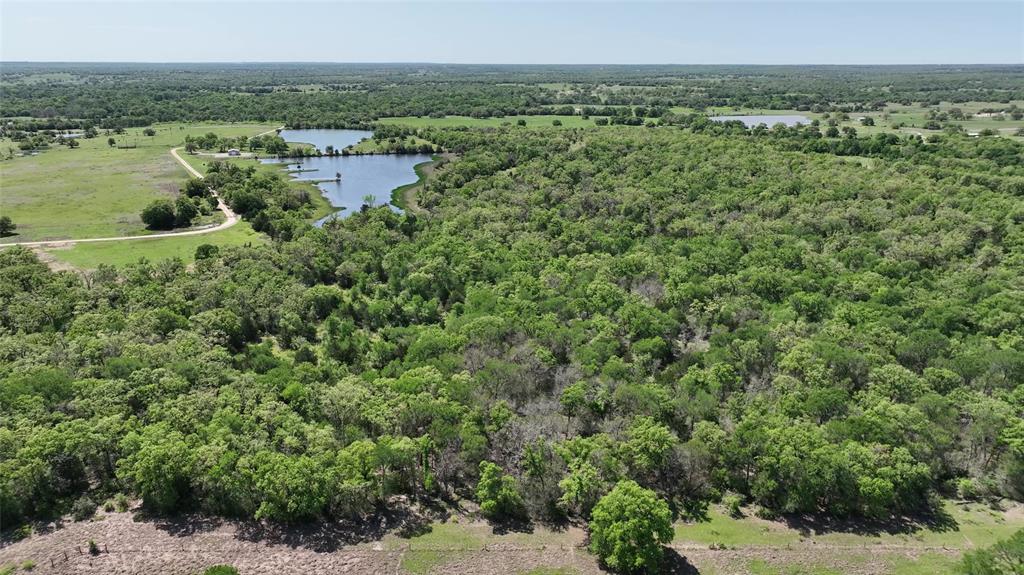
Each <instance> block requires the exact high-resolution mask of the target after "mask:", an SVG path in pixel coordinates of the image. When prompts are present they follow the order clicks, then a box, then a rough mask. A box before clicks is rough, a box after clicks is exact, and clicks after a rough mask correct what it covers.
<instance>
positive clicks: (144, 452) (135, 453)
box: [117, 422, 192, 511]
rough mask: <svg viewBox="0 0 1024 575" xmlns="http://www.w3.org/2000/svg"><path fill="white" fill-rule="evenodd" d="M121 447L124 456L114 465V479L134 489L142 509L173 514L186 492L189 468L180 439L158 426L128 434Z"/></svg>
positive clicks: (189, 454) (188, 456)
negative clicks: (115, 470)
mask: <svg viewBox="0 0 1024 575" xmlns="http://www.w3.org/2000/svg"><path fill="white" fill-rule="evenodd" d="M121 446H122V449H123V450H124V452H125V453H126V454H127V455H126V456H125V457H123V458H122V459H121V460H120V461H118V466H117V475H118V477H120V478H122V479H124V480H127V481H129V482H130V483H131V484H132V485H134V486H135V488H136V490H138V492H139V493H140V494H141V495H142V501H143V504H145V505H146V506H148V507H152V508H154V509H156V510H157V511H173V510H175V509H176V508H177V506H178V504H179V502H180V501H181V500H182V498H184V497H185V495H186V494H187V492H188V486H189V472H190V468H191V465H192V449H191V448H190V447H189V445H188V444H187V443H186V441H185V438H184V436H182V435H181V433H179V432H177V431H174V430H172V429H171V426H170V425H168V424H167V423H164V422H161V423H157V424H154V425H150V426H147V427H146V428H144V429H143V430H142V432H141V433H138V432H132V433H129V434H128V435H127V436H125V438H124V440H123V441H122V442H121Z"/></svg>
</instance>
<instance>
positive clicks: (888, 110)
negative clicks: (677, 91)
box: [672, 101, 1024, 141]
mask: <svg viewBox="0 0 1024 575" xmlns="http://www.w3.org/2000/svg"><path fill="white" fill-rule="evenodd" d="M1013 103H1015V104H1017V107H1018V108H1020V107H1024V101H1015V102H1013ZM1007 106H1009V104H1001V103H998V102H965V103H963V104H952V103H950V102H942V103H941V104H939V106H938V109H939V110H941V111H948V110H950V109H951V108H960V110H962V111H963V112H964V113H965V114H977V113H979V112H980V111H981V110H982V109H985V108H1005V107H1007ZM672 111H673V112H677V113H685V112H692V110H688V109H685V108H673V109H672ZM707 113H708V114H721V115H754V116H762V115H763V116H770V115H790V114H794V115H802V116H806V117H807V118H808V119H809V120H820V121H821V122H822V125H823V127H822V130H823V131H824V124H825V118H824V114H815V113H814V112H802V111H799V110H769V109H764V108H733V107H729V106H717V107H711V108H708V110H707ZM927 114H928V108H922V107H921V106H919V105H911V106H904V105H902V104H889V105H888V106H886V107H885V109H884V110H881V111H878V112H851V113H850V114H849V116H850V119H849V120H846V121H843V122H840V123H839V127H840V128H842V127H847V126H848V127H851V128H855V129H856V130H857V133H858V134H860V135H865V136H867V135H872V134H881V133H900V134H917V135H922V136H928V135H931V134H941V133H942V131H941V130H926V129H924V125H925V123H926V122H927V121H928V120H927V118H926V116H927ZM862 117H863V118H871V119H872V120H873V121H874V123H875V125H874V126H863V125H861V123H860V118H862ZM942 123H945V122H942ZM950 123H953V124H958V125H960V126H963V128H964V130H966V131H967V132H969V133H970V132H980V131H981V130H985V129H991V130H996V131H997V132H998V133H999V135H1000V136H1003V137H1009V138H1013V139H1016V140H1018V141H1024V138H1022V137H1019V136H1014V133H1015V132H1016V130H1017V129H1018V128H1022V127H1024V120H1012V119H1010V118H1008V117H1007V118H1005V119H995V118H985V117H972V118H970V119H967V120H957V121H951V122H950ZM900 124H903V126H902V127H900V128H898V129H897V128H896V127H895V126H897V125H900Z"/></svg>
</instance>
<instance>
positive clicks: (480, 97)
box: [0, 63, 1024, 129]
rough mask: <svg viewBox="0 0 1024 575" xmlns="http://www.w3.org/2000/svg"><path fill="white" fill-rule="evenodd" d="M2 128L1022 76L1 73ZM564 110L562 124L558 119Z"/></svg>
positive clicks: (12, 69)
mask: <svg viewBox="0 0 1024 575" xmlns="http://www.w3.org/2000/svg"><path fill="white" fill-rule="evenodd" d="M0 80H2V82H0V117H16V118H20V117H31V118H37V119H43V120H44V121H42V122H40V123H37V124H36V125H39V126H42V127H46V128H51V129H52V128H55V127H58V126H61V125H66V124H65V123H66V122H67V120H68V119H72V120H75V123H74V125H76V126H78V125H81V124H82V121H87V122H89V123H98V124H101V127H115V126H126V127H127V126H143V125H148V124H150V123H152V122H162V121H172V120H173V121H181V120H220V121H225V120H230V121H270V120H275V121H276V120H281V119H284V120H286V121H287V123H288V125H290V126H292V127H296V128H298V127H303V126H320V127H349V126H352V127H354V126H364V125H366V123H367V122H370V121H372V120H375V119H377V118H380V117H385V116H427V115H431V114H433V115H445V114H448V115H452V114H462V115H470V116H476V117H497V116H514V115H531V114H550V113H556V114H563V113H569V114H572V113H573V112H572V109H573V108H572V106H584V105H588V106H600V105H611V106H651V107H660V108H668V107H673V106H682V107H687V108H693V109H697V110H702V109H704V108H706V107H708V106H748V107H760V108H775V109H798V110H812V109H813V110H827V109H831V108H833V107H837V106H840V107H844V108H846V109H851V110H861V109H878V108H880V107H881V106H884V105H885V104H886V103H906V104H910V103H918V102H921V103H925V104H938V103H939V102H940V101H945V102H968V101H972V100H973V101H988V102H1009V101H1010V100H1021V99H1024V67H1021V66H1014V65H1004V66H884V67H883V66H482V65H480V66H445V65H437V64H378V65H366V64H364V65H356V64H276V65H268V64H249V65H246V64H163V65H158V64H31V63H9V64H5V65H4V69H3V71H2V72H0ZM565 106H569V109H568V111H567V112H566V110H565V109H564V107H565Z"/></svg>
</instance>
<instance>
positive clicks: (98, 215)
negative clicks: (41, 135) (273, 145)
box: [0, 124, 275, 243]
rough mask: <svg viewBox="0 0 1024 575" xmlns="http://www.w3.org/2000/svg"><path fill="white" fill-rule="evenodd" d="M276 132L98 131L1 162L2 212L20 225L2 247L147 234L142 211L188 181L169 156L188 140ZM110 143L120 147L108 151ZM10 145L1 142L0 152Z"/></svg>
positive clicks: (218, 127) (260, 127) (170, 127)
mask: <svg viewBox="0 0 1024 575" xmlns="http://www.w3.org/2000/svg"><path fill="white" fill-rule="evenodd" d="M274 127H275V126H274V125H270V124H161V125H157V126H154V129H155V130H156V135H155V136H144V135H143V134H142V130H143V129H142V128H131V129H128V130H127V132H126V133H125V134H123V135H114V134H111V135H107V134H105V133H103V132H102V131H101V133H100V135H99V136H97V137H95V138H90V139H86V138H80V139H79V143H80V146H79V147H78V148H74V149H72V148H68V147H66V146H63V145H57V144H52V145H51V146H50V147H49V148H48V149H45V150H41V151H39V153H38V154H37V155H34V156H19V157H14V158H12V159H9V160H4V161H0V214H2V215H6V216H10V217H11V219H12V220H14V222H15V223H16V224H17V226H18V234H17V235H15V236H11V237H8V238H4V239H3V240H0V243H4V242H6V243H10V242H18V241H36V240H61V239H82V238H94V237H107V236H121V235H144V234H147V233H150V232H148V231H147V230H146V229H145V226H144V225H143V224H142V222H141V220H140V219H139V213H140V212H141V211H142V208H144V207H145V206H146V205H147V204H149V203H150V202H151V201H153V200H154V199H157V198H160V197H174V196H175V195H176V194H177V193H178V190H179V189H180V187H181V185H182V184H183V183H184V182H185V180H186V179H187V178H188V174H187V173H186V171H185V169H184V168H183V167H182V166H181V165H179V164H178V162H176V161H175V160H174V158H173V157H172V156H171V154H170V149H171V148H172V147H174V146H177V145H180V144H181V143H182V142H183V141H184V139H185V136H186V135H189V134H192V135H198V134H203V133H206V132H216V133H217V134H219V135H222V136H239V135H243V134H244V135H250V136H251V135H256V134H258V133H260V132H263V131H265V130H269V129H272V128H274ZM110 137H113V138H115V140H116V146H120V147H112V146H110V145H108V142H107V139H108V138H110ZM12 145H13V144H12V143H11V142H10V141H9V140H8V141H0V149H6V147H9V146H12ZM124 146H128V147H127V148H126V147H124Z"/></svg>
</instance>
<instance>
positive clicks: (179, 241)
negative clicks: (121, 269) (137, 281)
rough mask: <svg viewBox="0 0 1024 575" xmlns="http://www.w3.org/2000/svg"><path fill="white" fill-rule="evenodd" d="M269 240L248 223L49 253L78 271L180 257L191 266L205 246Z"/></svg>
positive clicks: (53, 249)
mask: <svg viewBox="0 0 1024 575" xmlns="http://www.w3.org/2000/svg"><path fill="white" fill-rule="evenodd" d="M265 241H267V237H266V236H265V235H263V234H260V233H258V232H256V231H255V230H253V229H252V227H250V226H249V224H248V223H247V222H238V223H237V224H235V225H234V226H232V227H230V228H228V229H226V230H221V231H219V232H213V233H209V234H203V235H198V236H181V237H176V238H153V239H151V240H132V241H127V242H96V243H85V244H75V245H74V246H72V247H69V248H46V249H45V251H46V252H47V253H48V254H50V255H52V256H53V257H54V258H56V259H58V260H60V261H62V262H65V263H68V264H70V265H72V266H74V267H76V268H78V269H95V268H96V267H97V266H99V265H100V264H109V265H125V264H131V263H135V262H138V261H139V260H140V259H143V258H145V259H146V260H149V261H160V260H163V259H167V258H180V259H181V260H182V261H184V262H186V263H190V262H192V261H193V260H194V259H195V253H196V248H197V247H199V246H200V245H202V244H213V245H216V246H222V247H228V246H241V245H245V244H257V243H261V242H265Z"/></svg>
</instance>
